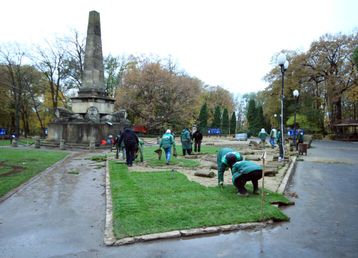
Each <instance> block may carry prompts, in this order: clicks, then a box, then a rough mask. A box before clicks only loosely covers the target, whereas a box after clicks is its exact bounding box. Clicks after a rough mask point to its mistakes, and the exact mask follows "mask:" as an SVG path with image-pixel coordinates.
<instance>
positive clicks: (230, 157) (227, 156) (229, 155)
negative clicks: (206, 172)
mask: <svg viewBox="0 0 358 258" xmlns="http://www.w3.org/2000/svg"><path fill="white" fill-rule="evenodd" d="M240 160H242V156H241V154H240V153H239V152H237V151H235V150H233V149H231V148H222V149H220V150H219V152H218V155H217V165H218V184H219V186H223V185H224V172H225V170H226V169H227V168H230V169H231V168H232V166H233V165H234V164H235V163H236V162H237V161H240Z"/></svg>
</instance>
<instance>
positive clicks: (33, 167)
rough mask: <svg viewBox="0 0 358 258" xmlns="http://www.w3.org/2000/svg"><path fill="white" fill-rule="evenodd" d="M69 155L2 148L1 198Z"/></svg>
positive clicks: (0, 153)
mask: <svg viewBox="0 0 358 258" xmlns="http://www.w3.org/2000/svg"><path fill="white" fill-rule="evenodd" d="M67 155H68V152H64V151H49V150H46V151H44V150H33V149H13V148H0V197H2V196H4V195H5V194H7V193H8V192H9V191H11V190H13V189H15V188H16V187H18V186H20V185H21V184H23V183H24V182H26V181H28V180H29V179H30V178H32V177H33V176H35V175H37V174H38V173H40V172H42V171H44V170H45V169H46V168H48V167H50V166H51V165H53V164H54V163H56V162H57V161H59V160H61V159H63V158H64V157H66V156H67Z"/></svg>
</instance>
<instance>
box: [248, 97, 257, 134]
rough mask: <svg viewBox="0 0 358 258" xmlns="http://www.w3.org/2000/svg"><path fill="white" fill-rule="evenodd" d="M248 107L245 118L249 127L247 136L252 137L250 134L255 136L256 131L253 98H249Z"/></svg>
mask: <svg viewBox="0 0 358 258" xmlns="http://www.w3.org/2000/svg"><path fill="white" fill-rule="evenodd" d="M248 105H249V106H248V108H247V114H246V118H247V123H248V124H249V126H248V129H249V134H250V135H252V134H255V133H256V131H257V125H256V122H257V120H256V103H255V100H254V99H253V98H250V100H249V104H248Z"/></svg>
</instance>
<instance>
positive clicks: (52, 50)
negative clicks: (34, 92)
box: [33, 39, 71, 114]
mask: <svg viewBox="0 0 358 258" xmlns="http://www.w3.org/2000/svg"><path fill="white" fill-rule="evenodd" d="M64 48H65V47H64V46H63V42H62V41H61V40H59V39H56V41H55V42H54V43H50V42H47V45H46V47H41V46H37V47H36V55H35V56H34V57H33V60H34V64H35V66H36V68H37V69H38V70H39V71H41V72H42V73H43V74H44V76H45V78H46V79H47V84H48V87H49V89H50V93H51V100H52V113H53V114H55V111H56V109H57V107H58V106H59V102H62V104H63V105H65V106H66V105H67V102H66V99H65V98H64V94H65V92H66V91H67V90H68V89H69V88H71V84H66V79H68V77H69V73H68V67H67V64H68V62H67V61H68V56H67V52H66V51H64Z"/></svg>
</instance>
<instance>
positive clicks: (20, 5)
mask: <svg viewBox="0 0 358 258" xmlns="http://www.w3.org/2000/svg"><path fill="white" fill-rule="evenodd" d="M1 7H2V15H1V16H0V23H1V26H0V35H1V37H0V40H1V41H0V43H1V42H5V41H19V42H27V43H35V42H38V41H40V40H43V39H44V38H51V37H54V35H64V34H67V33H68V32H69V29H70V28H76V29H77V30H78V31H80V32H83V34H85V33H86V29H87V21H88V13H89V11H91V10H97V11H98V12H100V15H101V27H102V44H103V51H104V54H108V53H109V52H111V53H113V54H115V55H120V54H123V53H126V54H139V53H144V54H154V55H159V56H161V57H167V56H169V55H170V56H172V58H173V59H174V60H177V62H178V63H179V65H180V66H181V68H183V69H184V70H186V71H187V72H188V73H189V74H190V75H192V76H196V77H198V78H199V79H201V80H202V81H204V82H205V83H207V84H210V85H221V86H223V87H225V88H227V89H228V90H230V91H232V92H235V93H238V92H239V93H244V92H249V91H257V90H262V89H264V87H265V84H264V82H263V81H262V78H263V76H264V75H265V74H266V73H268V72H269V71H270V69H271V68H272V65H271V64H270V61H271V58H272V56H273V55H274V54H275V53H277V52H279V51H280V50H282V49H293V50H295V49H301V50H307V49H308V47H309V45H310V43H311V42H312V41H314V40H317V39H318V38H319V37H320V36H322V35H323V34H325V33H338V32H341V31H342V32H344V33H351V32H352V30H353V29H354V28H355V27H357V26H358V23H357V18H356V13H355V11H356V10H358V1H355V0H316V1H311V0H301V1H287V0H286V1H284V0H272V1H265V0H262V1H259V0H256V1H238V0H217V1H213V0H206V1H205V0H195V1H192V0H191V1H190V0H181V1H179V0H175V1H174V0H173V1H167V0H151V1H147V0H131V1H118V0H102V1H98V0H89V1H85V0H84V1H70V0H62V1H60V2H58V1H49V0H33V1H27V0H17V1H16V0H12V1H6V2H5V1H3V3H2V4H1Z"/></svg>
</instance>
